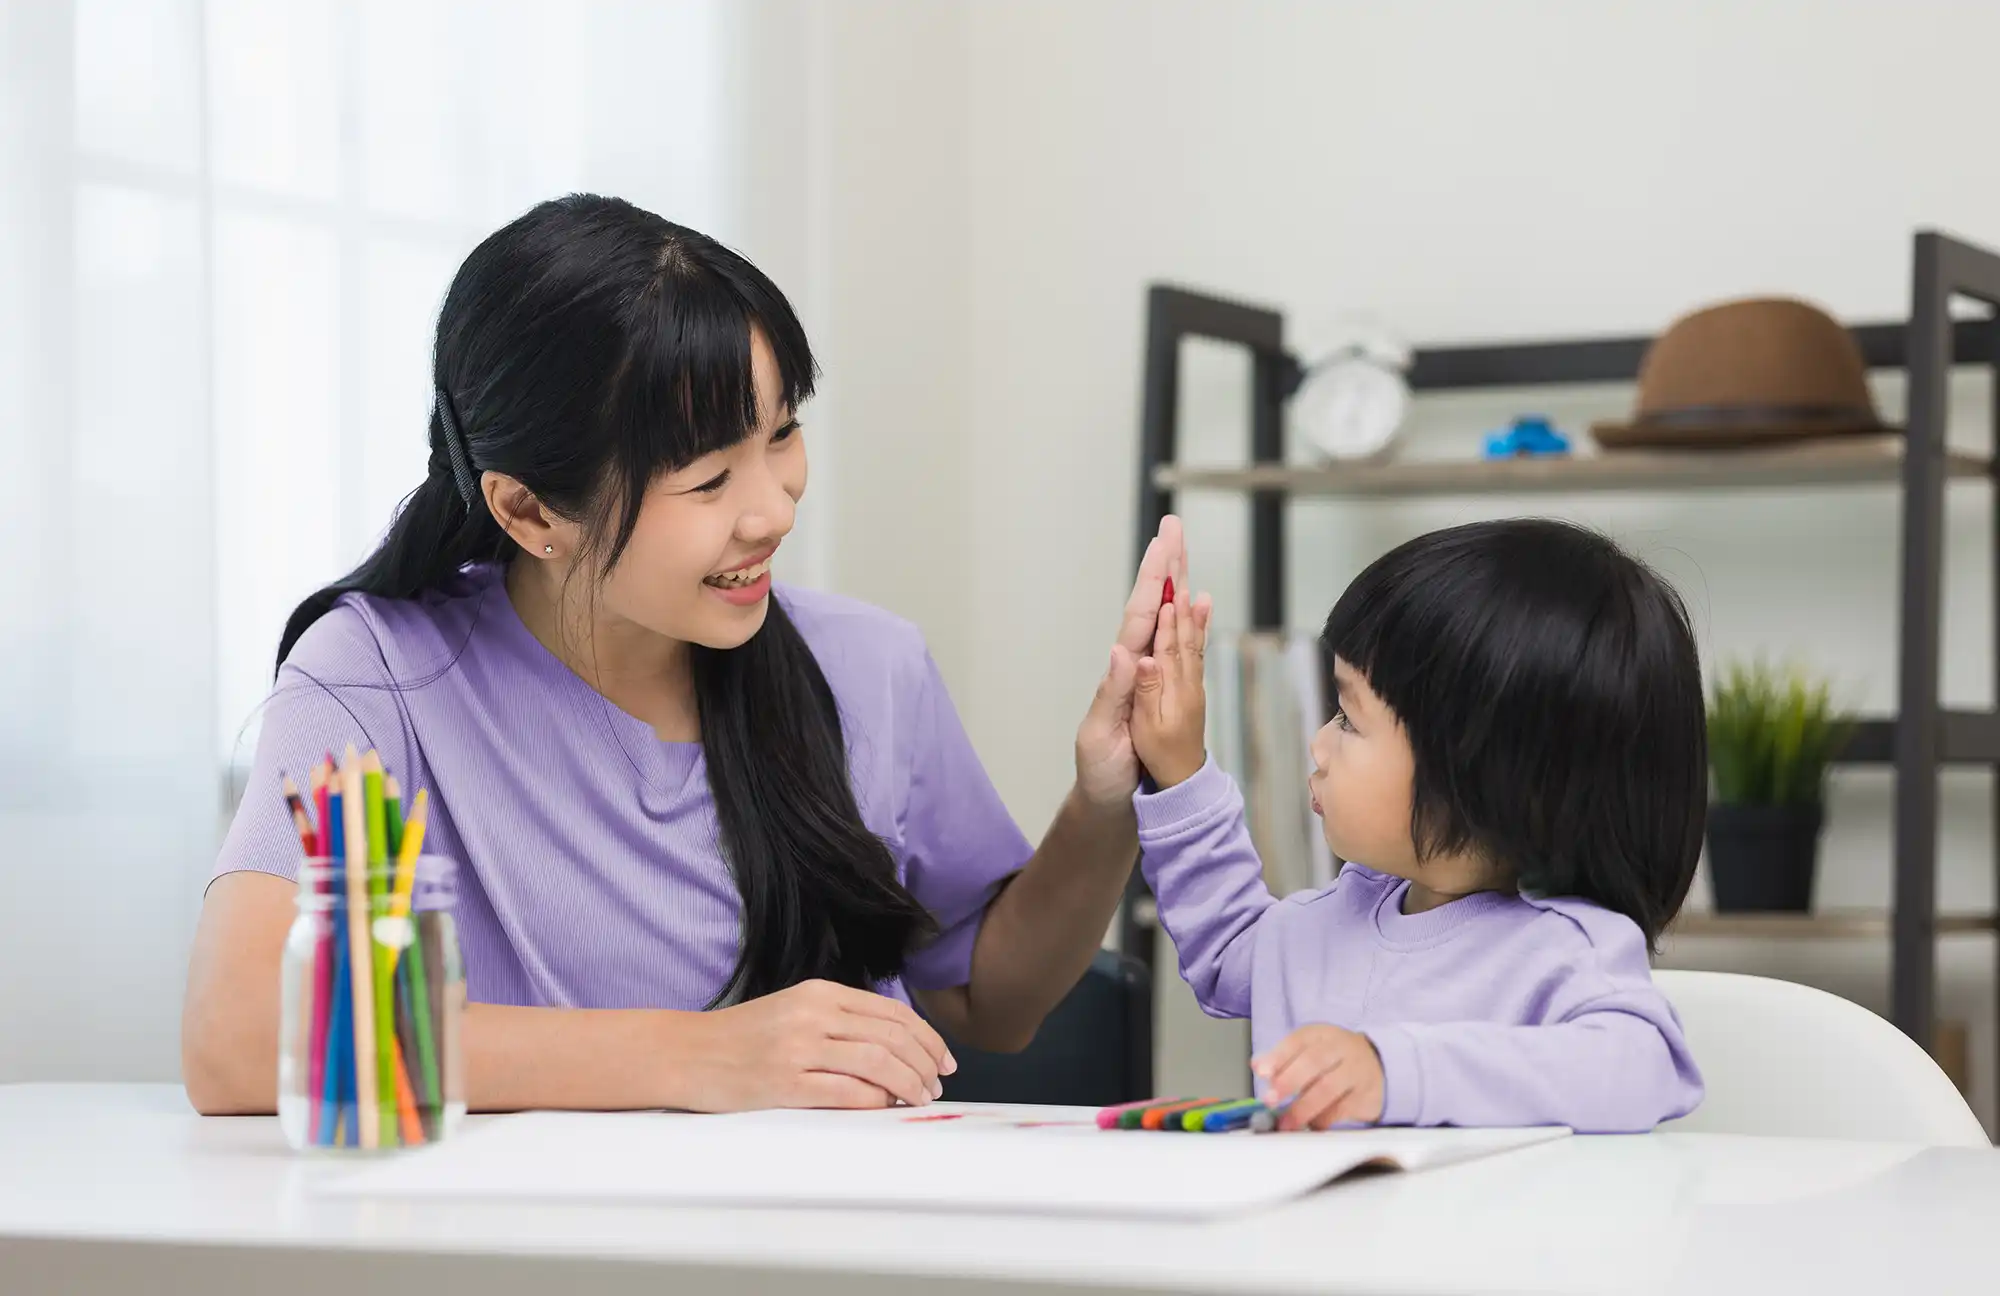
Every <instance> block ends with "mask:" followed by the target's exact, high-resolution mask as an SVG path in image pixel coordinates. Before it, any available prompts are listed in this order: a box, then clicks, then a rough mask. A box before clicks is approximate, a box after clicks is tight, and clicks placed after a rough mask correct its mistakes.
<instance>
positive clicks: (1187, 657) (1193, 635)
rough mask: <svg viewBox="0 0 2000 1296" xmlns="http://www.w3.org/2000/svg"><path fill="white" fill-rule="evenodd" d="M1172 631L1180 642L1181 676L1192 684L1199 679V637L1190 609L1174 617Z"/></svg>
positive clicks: (1192, 612)
mask: <svg viewBox="0 0 2000 1296" xmlns="http://www.w3.org/2000/svg"><path fill="white" fill-rule="evenodd" d="M1174 631H1175V633H1176V635H1177V637H1178V638H1179V641H1180V667H1181V676H1182V678H1184V679H1187V680H1188V681H1189V682H1190V683H1192V682H1193V681H1195V680H1198V679H1199V678H1200V677H1201V635H1200V631H1199V630H1197V629H1196V627H1195V619H1194V609H1193V608H1192V607H1190V608H1189V609H1188V610H1187V611H1185V612H1179V613H1177V614H1176V615H1175V617H1174Z"/></svg>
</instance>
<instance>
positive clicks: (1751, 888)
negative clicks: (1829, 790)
mask: <svg viewBox="0 0 2000 1296" xmlns="http://www.w3.org/2000/svg"><path fill="white" fill-rule="evenodd" d="M1824 820H1825V812H1824V811H1823V810H1822V809H1821V807H1819V806H1817V805H1777V806H1762V805H1712V806H1710V807H1709V808H1708V882H1709V886H1710V887H1711V888H1712V889H1713V891H1714V892H1715V909H1716V912H1717V913H1772V912H1789V913H1807V912H1809V911H1810V910H1811V909H1812V889H1813V871H1814V866H1815V865H1816V864H1817V863H1818V857H1819V830H1820V825H1821V824H1822V823H1823V822H1824Z"/></svg>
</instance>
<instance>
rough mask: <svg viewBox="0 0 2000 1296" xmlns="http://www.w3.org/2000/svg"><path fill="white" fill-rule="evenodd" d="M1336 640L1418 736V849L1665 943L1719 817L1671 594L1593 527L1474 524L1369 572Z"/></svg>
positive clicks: (1350, 598)
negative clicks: (1499, 870) (1609, 913)
mask: <svg viewBox="0 0 2000 1296" xmlns="http://www.w3.org/2000/svg"><path fill="white" fill-rule="evenodd" d="M1321 644H1322V646H1323V648H1324V649H1325V650H1326V651H1327V652H1328V653H1329V654H1330V655H1331V656H1338V657H1340V658H1341V659H1342V660H1344V661H1346V662H1347V663H1348V664H1349V665H1351V666H1353V667H1354V668H1355V669H1356V670H1358V671H1360V672H1361V674H1362V675H1363V676H1364V677H1365V678H1366V679H1367V681H1368V686H1369V687H1370V688H1372V689H1373V690H1374V691H1375V695H1376V696H1377V697H1379V698H1381V699H1382V701H1383V702H1385V703H1386V704H1388V707H1389V709H1390V710H1391V711H1394V712H1395V713H1396V718H1397V720H1399V721H1400V722H1401V723H1402V726H1403V730H1404V732H1405V733H1406V734H1407V735H1408V736H1409V740H1410V751H1411V753H1412V755H1414V756H1415V758H1416V772H1415V780H1414V782H1415V788H1414V795H1413V798H1412V805H1411V824H1410V831H1411V836H1412V838H1413V839H1414V841H1415V843H1416V846H1417V854H1418V857H1419V858H1429V857H1431V856H1434V855H1440V854H1453V853H1457V852H1460V851H1465V850H1472V851H1476V852H1478V853H1479V854H1480V855H1482V856H1484V857H1485V858H1487V859H1489V860H1491V861H1493V862H1494V863H1496V864H1499V865H1500V866H1502V867H1504V868H1506V869H1507V870H1508V871H1509V872H1510V873H1512V874H1513V876H1514V877H1515V879H1516V880H1517V881H1518V883H1519V885H1520V887H1521V889H1522V890H1523V891H1527V892H1530V893H1532V894H1537V895H1545V896H1551V897H1554V896H1580V897H1582V898H1584V899H1586V900H1592V901H1595V902H1596V903H1598V904H1600V905H1603V906H1604V907H1605V908H1607V909H1611V910H1614V911H1616V912H1618V913H1622V914H1624V915H1625V916H1626V917H1628V918H1630V919H1631V920H1632V921H1633V922H1634V923H1637V924H1638V926H1639V930H1640V931H1642V932H1644V933H1645V935H1646V939H1647V941H1648V942H1649V943H1651V942H1654V941H1656V940H1657V939H1658V938H1659V935H1660V932H1661V930H1662V929H1663V928H1664V927H1665V926H1666V925H1667V924H1668V923H1669V922H1670V921H1672V920H1673V917H1674V915H1675V914H1677V913H1678V912H1679V911H1680V907H1681V903H1682V901H1684V900H1685V899H1686V898H1687V893H1688V886H1689V884H1690V883H1691V882H1692V881H1693V879H1694V870H1695V861H1696V859H1697V858H1698V857H1699V856H1700V854H1701V839H1702V827H1703V824H1704V822H1705V821H1706V818H1707V813H1708V729H1707V720H1706V716H1705V711H1704V706H1703V700H1702V691H1701V661H1700V657H1699V654H1698V653H1697V650H1696V647H1695V639H1694V631H1693V628H1692V627H1691V626H1690V625H1689V623H1688V615H1687V609H1686V607H1685V606H1683V604H1682V603H1681V600H1680V596H1679V595H1677V594H1676V593H1675V592H1674V590H1673V587H1672V586H1670V585H1668V584H1667V583H1666V581H1664V580H1662V579H1660V577H1659V576H1658V575H1656V574H1655V573H1654V572H1653V571H1651V570H1650V569H1649V568H1647V567H1646V566H1645V565H1644V564H1643V563H1640V562H1638V561H1637V560H1636V559H1634V558H1632V557H1630V556H1629V555H1627V554H1626V553H1625V552H1623V551H1622V550H1621V549H1619V547H1618V546H1617V545H1616V544H1614V543H1612V542H1611V541H1610V540H1609V539H1607V538H1606V537H1604V536H1602V535H1599V534H1597V533H1596V532H1593V531H1590V530H1587V529H1585V528H1583V527H1579V526H1574V525H1571V524H1569V523H1565V522H1558V521H1554V520H1550V519H1542V518H1510V519H1506V520H1503V521H1494V522H1475V523H1471V524H1468V525H1465V526H1457V527H1451V528H1448V529H1446V530H1443V531H1434V532H1432V533H1430V534H1429V535H1423V536H1419V537H1417V538H1416V539H1414V540H1411V541H1409V542H1407V543H1405V544H1403V545H1400V546H1398V547H1397V548H1395V549H1393V550H1391V551H1390V552H1389V553H1387V554H1384V555H1383V556H1382V557H1381V558H1379V559H1377V560H1376V561H1375V562H1374V563H1372V564H1370V565H1369V567H1368V569H1367V570H1366V571H1364V572H1362V573H1361V575H1359V576H1357V577H1356V578H1355V580H1354V583H1353V584H1352V585H1350V586H1348V587H1347V591H1346V592H1345V593H1344V594H1342V595H1341V596H1340V602H1339V603H1337V604H1335V605H1334V608H1333V612H1332V613H1331V614H1330V615H1329V616H1328V617H1327V619H1326V629H1325V631H1324V633H1323V634H1322V636H1321ZM1328 665H1329V666H1331V660H1330V659H1329V662H1328ZM1363 862H1364V863H1365V862H1366V861H1363Z"/></svg>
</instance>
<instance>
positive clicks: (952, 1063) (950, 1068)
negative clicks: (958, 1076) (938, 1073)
mask: <svg viewBox="0 0 2000 1296" xmlns="http://www.w3.org/2000/svg"><path fill="white" fill-rule="evenodd" d="M956 1070H958V1059H957V1058H955V1057H953V1056H952V1055H951V1054H950V1053H946V1054H945V1055H944V1073H945V1074H946V1075H950V1074H952V1073H953V1072H954V1071H956Z"/></svg>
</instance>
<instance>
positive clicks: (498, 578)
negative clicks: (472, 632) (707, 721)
mask: <svg viewBox="0 0 2000 1296" xmlns="http://www.w3.org/2000/svg"><path fill="white" fill-rule="evenodd" d="M480 566H481V568H482V570H480V571H479V572H478V574H477V576H476V579H478V580H480V581H483V582H484V584H485V586H486V588H485V590H484V592H483V597H485V599H486V600H487V602H488V604H489V607H490V609H491V613H492V615H493V617H494V620H495V622H496V625H497V628H498V629H499V631H500V633H501V636H502V637H503V638H504V639H505V640H506V642H507V645H508V647H509V648H510V650H512V651H513V652H514V653H515V654H516V655H517V656H518V657H519V658H520V659H521V660H522V661H523V662H524V663H525V664H526V665H527V666H528V668H529V670H530V671H531V673H533V674H534V675H535V676H536V677H537V678H540V679H543V680H546V681H548V682H549V683H550V685H551V687H553V688H555V689H557V690H558V691H559V692H560V693H563V694H566V695H567V696H568V697H569V698H570V699H571V700H572V701H574V702H575V703H576V704H577V709H578V710H580V711H583V712H585V713H587V714H588V715H590V716H593V717H595V718H596V721H597V723H598V724H599V725H600V726H601V728H602V729H603V730H604V732H605V734H606V735H607V736H608V737H609V738H611V740H612V741H613V742H615V743H616V744H617V745H618V746H619V747H620V748H621V749H623V751H624V752H625V754H626V756H627V757H628V758H629V759H630V760H631V761H632V764H633V765H634V767H635V768H637V769H638V770H639V772H640V773H641V774H642V775H645V776H647V777H649V778H661V777H669V776H674V775H685V774H686V773H687V772H689V771H690V770H691V769H692V768H693V767H694V765H695V764H697V763H698V759H699V757H700V755H701V743H700V742H698V741H697V742H680V741H673V740H670V739H665V738H662V737H660V735H659V734H658V733H657V732H655V731H654V729H653V726H652V725H650V724H648V723H646V722H645V721H644V720H641V719H640V718H639V717H638V716H635V715H633V714H632V713H631V712H629V711H626V710H624V709H623V708H622V707H620V706H619V705H618V704H617V703H615V702H613V701H612V700H611V699H610V698H608V697H606V696H604V694H602V693H600V692H598V691H597V689H596V688H594V687H592V685H591V683H590V681H589V680H587V679H585V678H583V676H581V675H579V674H577V673H576V671H575V670H573V669H571V667H570V665H569V663H568V662H566V661H564V660H563V659H562V658H560V657H558V656H556V654H555V653H553V652H551V651H549V647H548V645H547V644H545V643H543V642H542V641H541V640H540V639H539V638H537V637H536V636H535V632H534V631H532V630H530V629H529V628H528V624H527V622H525V621H523V620H522V619H521V613H520V611H519V609H517V608H516V607H515V606H514V599H513V597H512V595H510V594H509V593H508V590H507V580H506V571H505V568H504V567H502V566H501V565H500V564H498V563H485V564H481V565H480Z"/></svg>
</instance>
